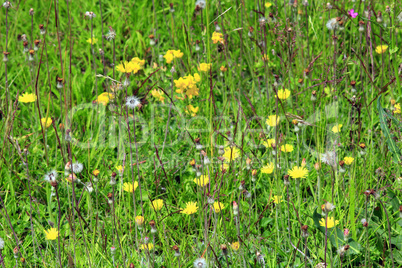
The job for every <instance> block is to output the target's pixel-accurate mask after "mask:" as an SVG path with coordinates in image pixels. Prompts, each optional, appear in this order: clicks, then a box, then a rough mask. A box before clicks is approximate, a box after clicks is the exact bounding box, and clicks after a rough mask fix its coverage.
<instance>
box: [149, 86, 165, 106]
mask: <svg viewBox="0 0 402 268" xmlns="http://www.w3.org/2000/svg"><path fill="white" fill-rule="evenodd" d="M151 95H152V97H154V98H155V99H157V100H158V101H160V102H162V103H163V102H164V101H165V97H164V96H163V92H162V90H160V89H156V88H154V89H153V90H152V91H151Z"/></svg>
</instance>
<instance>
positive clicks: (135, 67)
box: [116, 57, 145, 74]
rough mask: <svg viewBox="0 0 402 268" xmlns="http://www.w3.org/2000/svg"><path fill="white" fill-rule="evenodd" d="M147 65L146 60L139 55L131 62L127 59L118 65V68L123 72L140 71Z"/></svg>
mask: <svg viewBox="0 0 402 268" xmlns="http://www.w3.org/2000/svg"><path fill="white" fill-rule="evenodd" d="M144 65H145V60H141V59H139V58H138V57H135V58H132V59H131V61H130V62H128V61H125V62H121V63H120V64H119V65H117V67H116V70H117V71H119V72H122V73H127V74H128V73H134V74H136V73H138V71H139V70H141V69H142V68H143V66H144Z"/></svg>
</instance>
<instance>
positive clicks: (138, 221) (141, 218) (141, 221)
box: [135, 216, 144, 230]
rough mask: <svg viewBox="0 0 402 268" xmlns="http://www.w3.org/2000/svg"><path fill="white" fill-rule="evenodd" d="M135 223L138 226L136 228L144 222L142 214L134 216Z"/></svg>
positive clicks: (140, 226) (140, 227) (139, 227)
mask: <svg viewBox="0 0 402 268" xmlns="http://www.w3.org/2000/svg"><path fill="white" fill-rule="evenodd" d="M135 223H136V224H137V226H138V229H140V230H141V229H142V225H143V224H144V217H143V216H137V217H135Z"/></svg>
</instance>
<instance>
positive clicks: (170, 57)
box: [163, 53, 174, 64]
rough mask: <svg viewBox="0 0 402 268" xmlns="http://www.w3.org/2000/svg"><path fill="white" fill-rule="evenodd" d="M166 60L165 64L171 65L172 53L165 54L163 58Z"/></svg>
mask: <svg viewBox="0 0 402 268" xmlns="http://www.w3.org/2000/svg"><path fill="white" fill-rule="evenodd" d="M163 57H164V58H165V60H166V63H168V64H169V63H171V62H172V61H173V59H174V55H173V54H172V53H166V55H165V56H163Z"/></svg>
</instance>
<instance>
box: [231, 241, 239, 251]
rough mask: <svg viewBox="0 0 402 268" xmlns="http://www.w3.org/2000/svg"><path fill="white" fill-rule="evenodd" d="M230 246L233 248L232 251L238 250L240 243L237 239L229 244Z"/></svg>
mask: <svg viewBox="0 0 402 268" xmlns="http://www.w3.org/2000/svg"><path fill="white" fill-rule="evenodd" d="M230 247H231V248H232V249H233V250H234V251H238V250H239V248H240V243H239V242H238V241H236V242H233V243H232V244H230Z"/></svg>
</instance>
